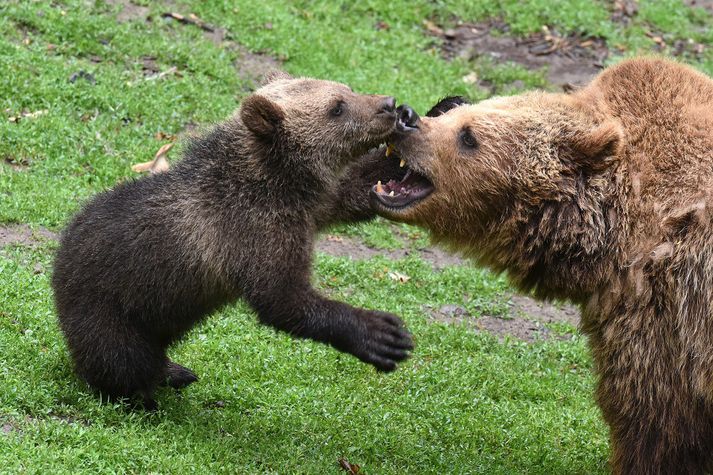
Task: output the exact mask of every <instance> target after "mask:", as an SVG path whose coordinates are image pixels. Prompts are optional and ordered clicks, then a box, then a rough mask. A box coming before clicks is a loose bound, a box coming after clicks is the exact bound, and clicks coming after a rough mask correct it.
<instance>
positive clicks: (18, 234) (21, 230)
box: [0, 224, 58, 248]
mask: <svg viewBox="0 0 713 475" xmlns="http://www.w3.org/2000/svg"><path fill="white" fill-rule="evenodd" d="M57 237H58V236H57V234H56V233H53V232H52V231H49V230H47V229H44V228H37V229H34V230H33V229H32V228H30V227H29V226H27V225H26V224H10V225H5V226H0V248H3V247H5V246H11V245H20V246H28V247H34V246H37V245H40V244H43V243H45V242H46V241H50V240H57Z"/></svg>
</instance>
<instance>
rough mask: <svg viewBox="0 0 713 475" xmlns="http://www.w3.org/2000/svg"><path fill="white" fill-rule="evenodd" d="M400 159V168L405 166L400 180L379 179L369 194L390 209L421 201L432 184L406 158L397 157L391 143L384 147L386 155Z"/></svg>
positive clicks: (432, 188) (429, 190) (431, 188)
mask: <svg viewBox="0 0 713 475" xmlns="http://www.w3.org/2000/svg"><path fill="white" fill-rule="evenodd" d="M392 155H393V156H394V158H395V159H399V160H400V166H401V168H403V167H405V166H406V174H405V175H404V177H403V178H402V179H401V181H396V180H389V181H388V182H386V183H381V181H379V182H378V183H376V185H374V186H372V187H371V194H372V195H373V196H375V197H376V198H377V200H378V201H379V203H381V204H382V205H384V206H386V207H388V208H391V209H403V208H406V207H408V206H411V205H413V204H414V203H416V202H418V201H421V200H422V199H424V198H426V197H427V196H428V195H430V194H431V193H432V192H433V190H434V186H433V183H431V181H430V180H429V179H428V178H426V177H425V176H423V175H422V174H420V173H419V172H417V171H416V170H414V169H413V168H411V167H408V166H407V163H406V160H404V159H403V158H399V157H398V156H397V155H396V154H395V153H394V148H393V146H392V145H388V146H387V148H386V157H387V158H389V159H391V158H390V157H391V156H392Z"/></svg>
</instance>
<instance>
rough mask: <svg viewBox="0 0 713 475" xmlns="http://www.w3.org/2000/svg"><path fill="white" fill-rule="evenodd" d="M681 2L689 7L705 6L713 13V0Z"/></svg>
mask: <svg viewBox="0 0 713 475" xmlns="http://www.w3.org/2000/svg"><path fill="white" fill-rule="evenodd" d="M683 3H685V4H686V5H688V6H689V7H701V8H705V9H706V10H708V11H709V12H711V13H713V0H683Z"/></svg>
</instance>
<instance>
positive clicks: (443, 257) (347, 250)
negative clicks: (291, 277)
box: [315, 234, 467, 270]
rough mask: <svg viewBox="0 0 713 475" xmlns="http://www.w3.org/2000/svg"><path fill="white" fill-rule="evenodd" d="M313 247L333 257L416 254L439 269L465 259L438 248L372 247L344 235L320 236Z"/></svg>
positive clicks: (464, 263)
mask: <svg viewBox="0 0 713 475" xmlns="http://www.w3.org/2000/svg"><path fill="white" fill-rule="evenodd" d="M315 249H316V250H317V251H319V252H323V253H325V254H329V255H330V256H335V257H351V258H352V259H370V258H372V257H374V256H384V257H386V258H388V259H394V260H397V259H404V258H405V257H407V256H410V255H413V254H416V255H417V256H419V257H420V258H421V259H423V260H424V261H426V262H428V263H429V264H431V266H432V267H433V268H434V269H435V270H441V269H443V268H444V267H448V266H459V265H466V264H467V261H466V259H464V258H462V257H458V256H456V255H452V254H449V253H447V252H445V251H442V250H440V249H438V248H425V249H419V250H414V249H394V250H388V249H374V248H373V247H369V246H367V245H366V244H364V243H363V242H361V241H359V240H358V239H353V238H349V237H345V236H332V235H329V234H328V235H326V236H322V237H321V238H320V239H319V240H318V241H317V243H316V245H315Z"/></svg>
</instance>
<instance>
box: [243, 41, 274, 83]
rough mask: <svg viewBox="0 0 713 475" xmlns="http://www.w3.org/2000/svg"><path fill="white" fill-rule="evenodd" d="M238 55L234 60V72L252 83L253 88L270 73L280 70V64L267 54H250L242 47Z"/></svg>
mask: <svg viewBox="0 0 713 475" xmlns="http://www.w3.org/2000/svg"><path fill="white" fill-rule="evenodd" d="M238 51H239V53H240V55H239V56H238V59H236V60H235V70H236V71H237V73H238V76H240V77H241V78H243V79H246V80H248V81H250V82H252V83H253V85H254V86H257V85H258V84H260V82H261V81H262V80H263V79H264V78H265V77H266V76H267V75H268V74H270V73H272V72H274V71H279V70H281V69H282V62H281V61H280V60H279V59H277V58H274V57H272V56H270V55H268V54H262V53H251V52H250V51H248V50H247V49H245V48H244V47H239V48H238Z"/></svg>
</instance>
